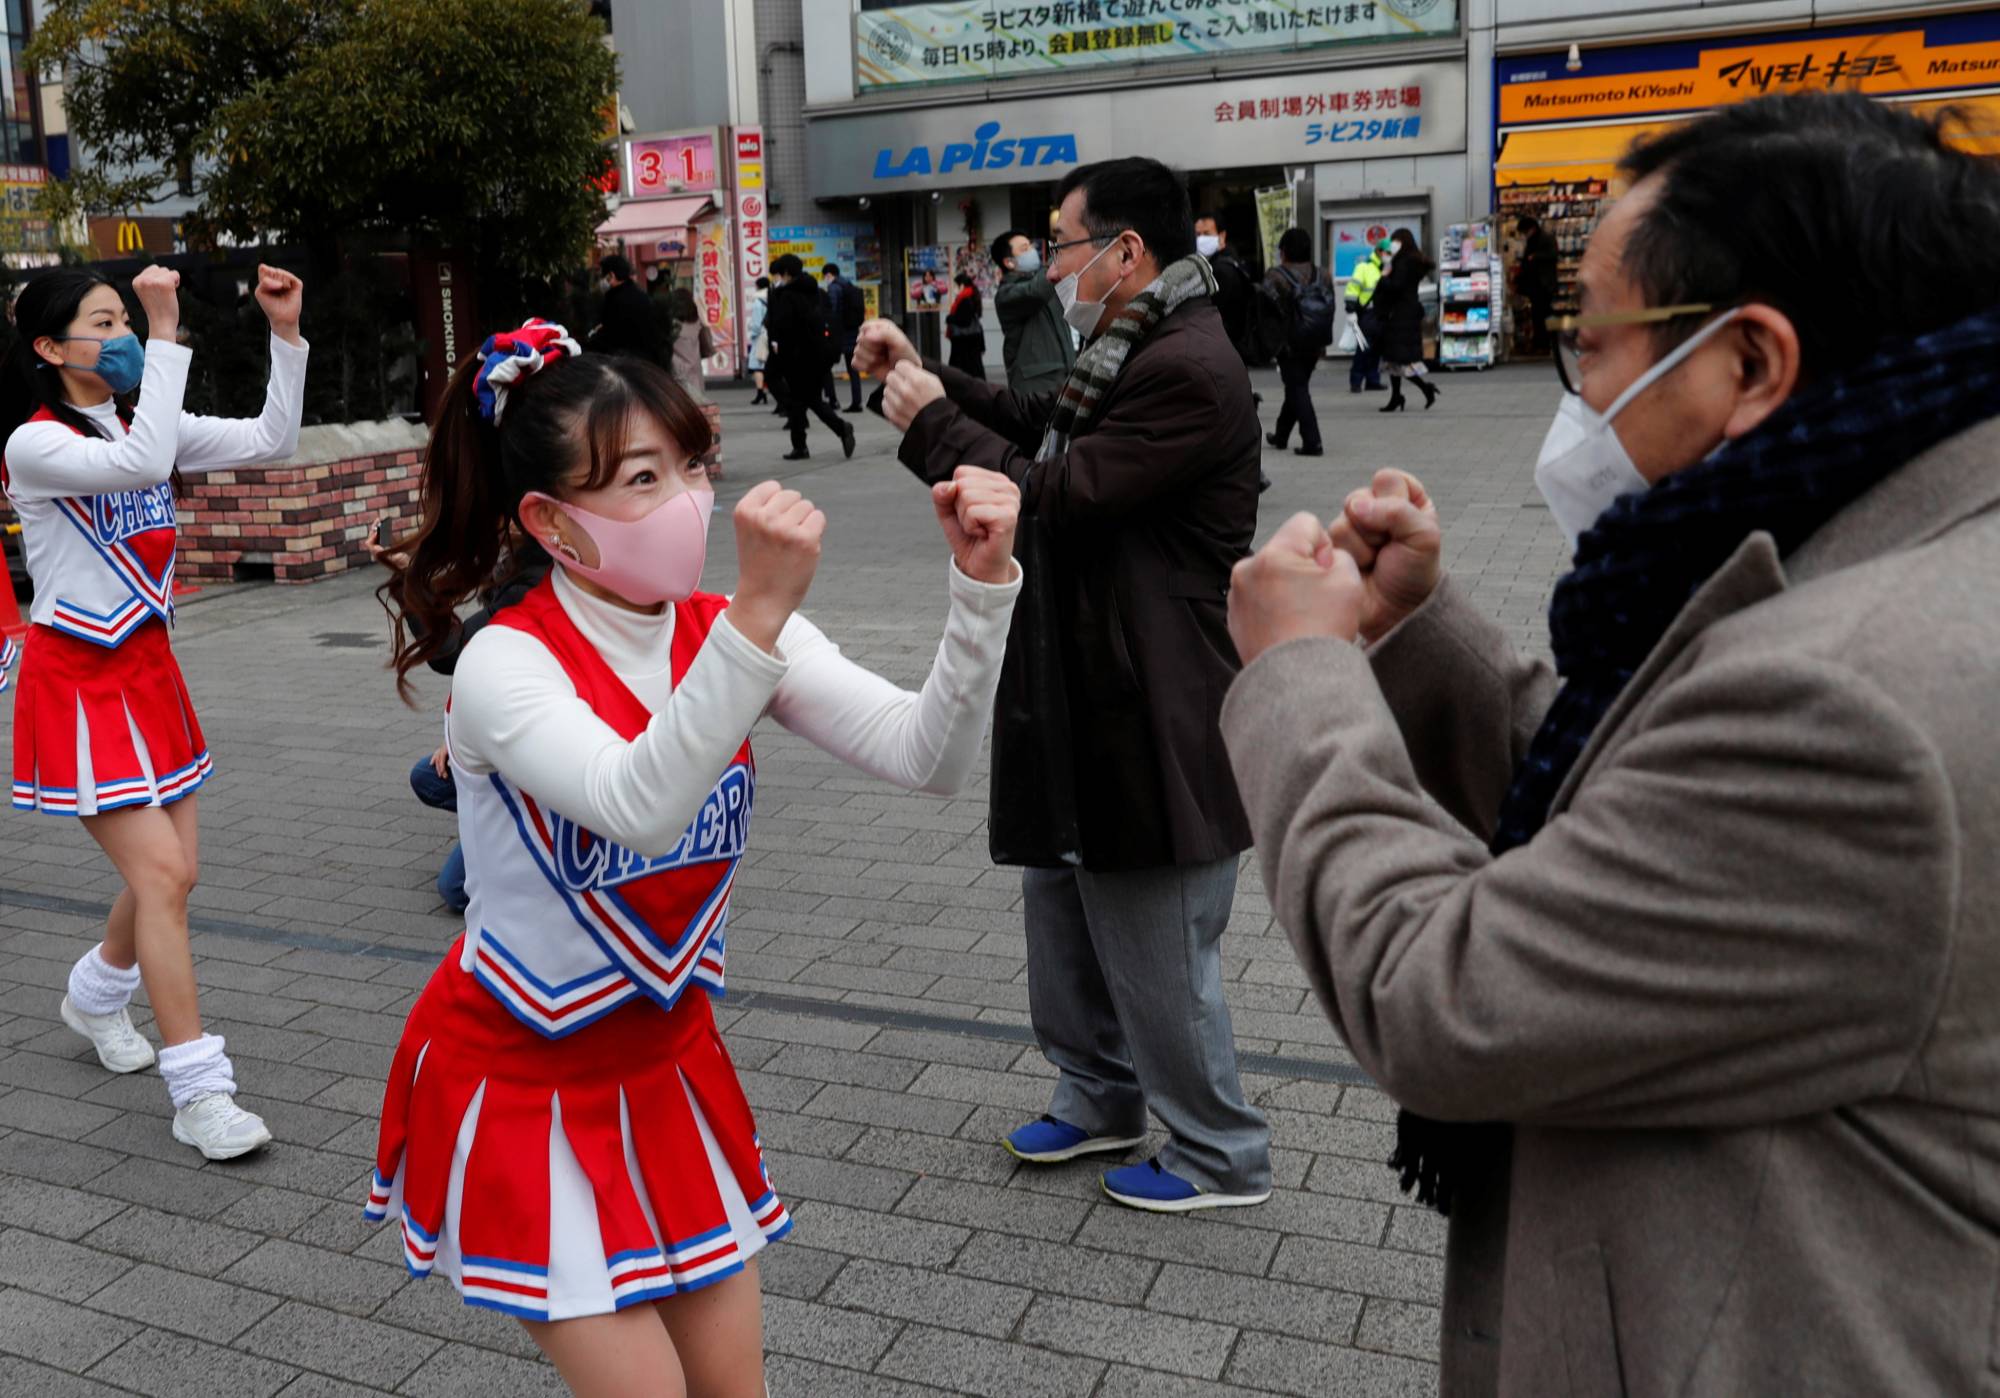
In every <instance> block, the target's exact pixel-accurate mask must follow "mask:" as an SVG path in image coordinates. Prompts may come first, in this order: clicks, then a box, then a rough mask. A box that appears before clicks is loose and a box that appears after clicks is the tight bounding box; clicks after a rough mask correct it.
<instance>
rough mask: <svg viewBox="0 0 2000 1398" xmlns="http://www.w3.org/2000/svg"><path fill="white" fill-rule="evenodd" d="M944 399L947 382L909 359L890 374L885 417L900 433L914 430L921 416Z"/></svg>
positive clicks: (884, 397) (884, 396) (885, 392)
mask: <svg viewBox="0 0 2000 1398" xmlns="http://www.w3.org/2000/svg"><path fill="white" fill-rule="evenodd" d="M942 397H944V380H943V379H941V378H939V377H938V376H937V375H936V374H933V373H932V372H931V371H930V370H928V369H926V368H924V366H923V365H921V364H918V363H913V362H911V361H909V360H905V361H904V362H902V363H900V364H898V365H897V366H896V367H895V368H893V369H891V370H890V371H889V382H888V384H887V385H886V386H885V387H884V388H883V390H882V416H883V417H885V418H887V419H889V422H890V425H891V426H893V427H894V428H895V429H896V430H897V431H898V432H907V431H909V430H910V424H911V423H913V422H915V421H916V420H917V414H918V413H920V412H922V411H923V410H924V409H925V408H927V407H929V406H930V405H931V404H932V403H935V402H936V401H937V400H938V399H940V398H942Z"/></svg>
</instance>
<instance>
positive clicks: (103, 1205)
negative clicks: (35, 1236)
mask: <svg viewBox="0 0 2000 1398" xmlns="http://www.w3.org/2000/svg"><path fill="white" fill-rule="evenodd" d="M4 1144H6V1142H4V1141H0V1145H4ZM0 1173H11V1172H10V1171H0ZM127 1207H128V1206H127V1205H126V1204H125V1203H124V1202H123V1201H122V1200H117V1199H103V1198H99V1197H98V1196H97V1195H94V1194H85V1193H84V1192H83V1191H81V1190H77V1189H70V1188H67V1187H66V1186H63V1185H56V1184H45V1183H43V1182H42V1181H40V1180H29V1179H19V1178H13V1179H9V1180H8V1181H7V1187H6V1188H5V1189H0V1224H6V1225H9V1226H11V1227H15V1228H26V1229H30V1230H32V1231H33V1232H36V1233H45V1234H47V1235H48V1236H49V1237H51V1238H67V1239H71V1240H75V1239H77V1238H81V1237H82V1236H83V1235H84V1234H86V1233H88V1232H89V1231H90V1230H91V1229H93V1228H95V1227H97V1225H98V1224H100V1223H102V1222H104V1220H106V1219H107V1218H111V1217H113V1216H115V1215H117V1214H120V1213H123V1212H124V1211H125V1209H126V1208H127Z"/></svg>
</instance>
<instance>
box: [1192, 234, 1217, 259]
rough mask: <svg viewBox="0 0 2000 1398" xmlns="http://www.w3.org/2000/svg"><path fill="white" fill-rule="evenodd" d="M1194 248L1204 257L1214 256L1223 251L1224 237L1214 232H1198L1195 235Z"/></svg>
mask: <svg viewBox="0 0 2000 1398" xmlns="http://www.w3.org/2000/svg"><path fill="white" fill-rule="evenodd" d="M1194 250H1195V251H1196V252H1198V253H1200V254H1201V255H1202V256H1203V257H1213V256H1215V255H1216V254H1217V253H1218V252H1221V251H1222V239H1220V238H1218V237H1217V236H1216V235H1215V234H1213V233H1197V234H1195V235H1194Z"/></svg>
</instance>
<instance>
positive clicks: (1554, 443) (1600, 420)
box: [1535, 310, 1737, 553]
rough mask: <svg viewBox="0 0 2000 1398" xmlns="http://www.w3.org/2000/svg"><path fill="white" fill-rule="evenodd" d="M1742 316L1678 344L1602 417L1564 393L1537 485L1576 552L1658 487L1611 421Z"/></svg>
mask: <svg viewBox="0 0 2000 1398" xmlns="http://www.w3.org/2000/svg"><path fill="white" fill-rule="evenodd" d="M1736 314H1737V313H1736V312H1735V311H1734V310H1730V311H1725V312H1723V314H1722V315H1720V316H1718V317H1717V318H1716V319H1714V320H1712V321H1710V322H1709V323H1708V324H1707V325H1704V326H1703V327H1702V328H1701V329H1700V330H1698V331H1696V332H1695V333H1694V334H1693V335H1692V336H1690V337H1689V338H1688V339H1686V340H1684V341H1683V342H1682V343H1681V344H1679V345H1677V346H1676V347H1675V348H1674V351H1673V353H1671V354H1669V355H1667V356H1666V358H1664V359H1662V360H1660V362H1659V363H1657V364H1655V365H1653V367H1652V368H1650V369H1648V370H1647V371H1646V372H1645V373H1643V374H1641V375H1639V377H1638V378H1636V379H1634V380H1633V381H1632V384H1631V386H1630V387H1629V388H1627V389H1626V390H1625V391H1624V392H1623V393H1621V394H1619V395H1618V397H1617V400H1616V401H1614V402H1613V403H1612V405H1611V406H1610V407H1609V408H1608V409H1606V410H1605V411H1604V413H1603V414H1602V415H1599V414H1598V413H1596V412H1594V411H1593V410H1592V409H1591V406H1590V405H1589V404H1588V403H1586V402H1584V401H1583V395H1582V394H1580V393H1565V394H1563V400H1562V402H1561V403H1560V404H1558V405H1557V407H1556V420H1555V421H1554V422H1553V423H1551V424H1550V425H1549V431H1548V435H1547V436H1546V437H1544V438H1543V439H1542V453H1541V455H1540V457H1538V458H1537V459H1536V461H1535V487H1536V489H1538V490H1540V491H1541V492H1542V499H1544V500H1545V501H1547V502H1548V506H1549V513H1550V514H1552V515H1554V516H1555V517H1556V524H1557V525H1558V526H1560V527H1561V529H1562V532H1563V537H1564V538H1565V539H1567V540H1569V547H1570V552H1571V553H1575V552H1576V541H1577V540H1578V539H1579V538H1581V537H1582V536H1583V532H1584V531H1585V530H1586V529H1589V528H1590V527H1591V526H1592V525H1594V524H1596V523H1597V521H1598V518H1599V517H1600V516H1601V515H1603V513H1604V512H1605V511H1606V510H1608V509H1610V508H1611V504H1612V502H1613V501H1615V500H1616V499H1618V497H1619V496H1621V495H1629V494H1631V493H1632V492H1633V491H1635V490H1649V489H1651V488H1652V486H1651V482H1649V481H1648V480H1647V479H1646V478H1645V477H1644V476H1642V475H1640V474H1639V468H1638V467H1636V466H1634V465H1633V464H1632V458H1631V457H1630V456H1629V455H1628V454H1627V453H1626V451H1625V444H1624V443H1623V442H1621V441H1620V440H1619V439H1618V433H1617V431H1616V430H1615V429H1614V428H1613V427H1612V426H1611V419H1613V418H1615V417H1617V416H1618V414H1619V413H1621V412H1623V411H1624V409H1625V405H1626V404H1628V403H1630V402H1631V401H1632V400H1633V399H1634V398H1637V397H1638V396H1639V395H1640V394H1641V393H1644V392H1645V391H1646V390H1647V389H1648V388H1650V387H1651V386H1652V385H1653V384H1655V383H1657V382H1658V381H1659V380H1660V379H1662V378H1664V377H1665V376H1666V375H1667V374H1668V373H1670V372H1672V370H1673V368H1674V367H1675V366H1676V365H1678V364H1679V363H1680V362H1681V361H1682V360H1684V359H1686V358H1687V357H1688V356H1689V355H1691V354H1693V353H1694V352H1695V351H1696V350H1697V349H1699V348H1701V344H1702V342H1703V341H1704V340H1706V339H1708V338H1709V337H1710V336H1711V335H1713V334H1715V333H1716V331H1718V330H1720V329H1722V327H1723V326H1725V325H1727V324H1729V322H1730V321H1732V320H1734V319H1735V318H1736Z"/></svg>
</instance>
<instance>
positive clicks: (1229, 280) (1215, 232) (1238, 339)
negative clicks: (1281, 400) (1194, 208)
mask: <svg viewBox="0 0 2000 1398" xmlns="http://www.w3.org/2000/svg"><path fill="white" fill-rule="evenodd" d="M1194 250H1195V251H1196V252H1198V253H1200V254H1201V255H1202V256H1203V257H1205V258H1207V259H1208V269H1209V270H1210V271H1211V272H1213V273H1215V310H1216V314H1217V315H1220V316H1221V317H1222V330H1223V333H1224V334H1226V335H1227V336H1228V337H1229V343H1230V344H1232V345H1234V346H1235V347H1236V355H1237V358H1239V359H1241V360H1242V361H1243V362H1244V364H1245V365H1248V364H1249V363H1250V362H1251V360H1252V358H1253V357H1254V356H1255V350H1254V349H1252V347H1251V333H1250V332H1251V319H1250V318H1251V315H1252V314H1253V312H1254V309H1255V308H1254V307H1253V305H1252V298H1254V297H1255V296H1256V294H1257V286H1256V282H1255V281H1254V280H1253V279H1252V278H1251V276H1250V269H1249V268H1247V267H1245V266H1244V265H1243V259H1242V258H1241V257H1238V256H1237V255H1236V250H1235V249H1234V248H1232V247H1230V246H1229V224H1228V222H1227V220H1226V219H1225V217H1224V216H1223V215H1222V214H1221V213H1220V212H1214V211H1211V212H1205V213H1200V214H1197V215H1195V220H1194Z"/></svg>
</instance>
